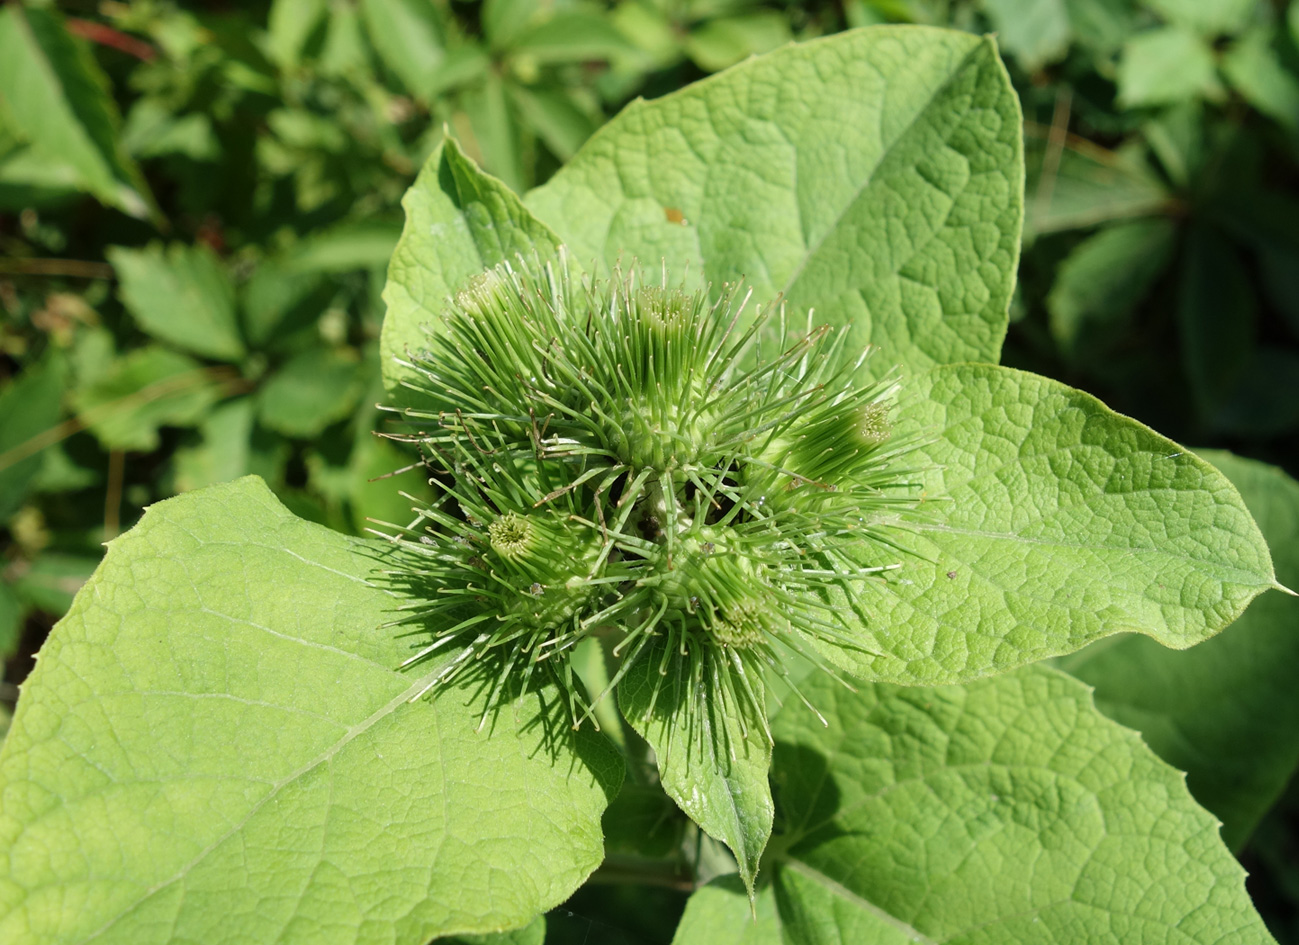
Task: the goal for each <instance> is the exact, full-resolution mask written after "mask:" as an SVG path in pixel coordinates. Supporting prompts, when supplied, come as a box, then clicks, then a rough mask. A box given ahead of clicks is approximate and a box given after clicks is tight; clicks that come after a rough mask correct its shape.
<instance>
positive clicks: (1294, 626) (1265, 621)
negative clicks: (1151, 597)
mask: <svg viewBox="0 0 1299 945" xmlns="http://www.w3.org/2000/svg"><path fill="white" fill-rule="evenodd" d="M1200 455H1201V456H1203V457H1204V458H1205V459H1207V460H1209V461H1210V462H1212V463H1213V464H1214V465H1215V466H1217V467H1218V468H1219V469H1220V470H1222V472H1223V473H1225V474H1226V475H1227V476H1229V477H1230V478H1231V481H1232V483H1233V484H1234V485H1235V486H1236V487H1237V488H1238V489H1239V490H1240V492H1241V495H1242V496H1243V497H1244V500H1245V504H1246V506H1247V507H1248V508H1249V510H1250V512H1251V513H1252V514H1253V516H1254V519H1255V521H1257V522H1258V524H1259V527H1260V528H1261V529H1262V531H1263V535H1264V537H1265V538H1267V540H1268V544H1270V545H1271V547H1272V554H1273V558H1274V560H1275V561H1276V571H1277V577H1278V578H1279V579H1280V580H1281V581H1282V582H1283V583H1285V584H1287V585H1288V586H1290V587H1299V482H1296V481H1295V480H1294V479H1291V478H1290V477H1289V476H1287V475H1286V474H1285V473H1283V472H1282V471H1281V470H1280V469H1277V468H1276V467H1275V466H1268V465H1266V464H1264V463H1259V462H1255V461H1253V460H1248V459H1241V458H1239V457H1237V456H1233V455H1232V454H1230V453H1224V452H1218V451H1205V452H1202V453H1201V454H1200ZM1060 665H1061V667H1062V668H1064V669H1067V670H1068V671H1069V672H1071V673H1073V674H1074V675H1075V676H1077V677H1078V678H1080V679H1082V680H1084V681H1085V682H1088V683H1091V684H1092V685H1093V686H1095V687H1096V701H1097V705H1098V706H1099V707H1100V709H1101V711H1102V712H1104V713H1105V714H1106V715H1108V716H1110V717H1111V718H1113V719H1114V720H1115V721H1118V722H1121V723H1123V724H1124V725H1127V726H1130V727H1132V728H1135V729H1137V730H1138V731H1140V732H1141V734H1142V737H1144V738H1145V740H1146V743H1147V744H1148V745H1150V747H1151V748H1153V749H1154V750H1155V752H1156V753H1157V754H1158V755H1159V756H1160V757H1161V758H1163V759H1164V760H1165V761H1167V762H1168V763H1169V764H1171V765H1173V766H1175V767H1177V768H1181V769H1182V770H1183V771H1186V772H1187V784H1188V786H1189V787H1190V789H1191V793H1192V794H1194V795H1195V797H1196V800H1198V801H1199V802H1200V803H1201V804H1203V805H1204V806H1205V807H1207V808H1208V809H1209V810H1210V811H1212V812H1213V813H1214V814H1216V815H1217V816H1218V817H1219V818H1220V819H1221V820H1222V822H1223V829H1222V833H1223V839H1224V840H1225V841H1226V842H1227V845H1228V846H1230V847H1231V848H1232V849H1239V848H1240V847H1242V846H1243V845H1244V843H1245V841H1246V840H1247V839H1248V838H1249V835H1250V833H1251V832H1252V831H1253V829H1254V827H1255V826H1256V825H1257V824H1258V822H1259V820H1260V819H1261V818H1262V817H1263V814H1265V813H1266V812H1267V810H1268V808H1270V807H1271V806H1272V804H1273V802H1275V801H1276V799H1277V798H1278V797H1279V796H1280V795H1281V792H1282V790H1283V789H1284V788H1285V785H1286V783H1287V782H1288V781H1289V780H1290V778H1291V776H1292V775H1293V774H1294V772H1295V769H1296V759H1299V690H1297V689H1296V688H1295V685H1294V667H1295V666H1296V665H1299V600H1295V599H1294V598H1293V597H1289V596H1286V595H1283V594H1265V595H1264V596H1263V597H1261V598H1259V599H1258V600H1256V601H1255V602H1254V603H1253V604H1251V605H1250V608H1249V609H1248V610H1246V611H1245V613H1244V614H1243V615H1242V616H1241V618H1240V619H1239V620H1237V621H1236V622H1235V623H1234V624H1232V625H1231V626H1230V627H1228V628H1227V629H1226V630H1224V631H1223V632H1222V633H1221V634H1220V635H1219V636H1217V637H1215V638H1214V639H1212V640H1209V641H1207V642H1206V643H1203V644H1201V645H1200V646H1197V647H1193V648H1192V649H1189V650H1187V651H1186V652H1183V653H1177V652H1173V651H1170V650H1166V649H1164V648H1163V647H1160V646H1157V645H1155V644H1153V643H1152V642H1151V641H1149V640H1146V639H1143V638H1141V637H1120V638H1116V639H1113V640H1105V641H1102V642H1100V643H1097V644H1094V645H1092V646H1090V647H1088V648H1087V649H1085V650H1083V651H1082V652H1080V653H1076V654H1074V655H1073V656H1071V657H1067V658H1065V659H1064V660H1062V661H1061V664H1060Z"/></svg>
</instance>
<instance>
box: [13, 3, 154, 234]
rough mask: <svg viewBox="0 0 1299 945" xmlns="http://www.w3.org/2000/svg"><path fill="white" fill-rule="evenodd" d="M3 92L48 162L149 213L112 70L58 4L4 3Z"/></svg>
mask: <svg viewBox="0 0 1299 945" xmlns="http://www.w3.org/2000/svg"><path fill="white" fill-rule="evenodd" d="M0 99H3V103H4V106H5V107H6V108H7V110H8V112H9V115H10V117H11V119H12V120H13V121H14V122H15V125H16V129H17V131H18V132H19V133H20V134H21V135H22V136H23V137H24V138H26V139H27V140H29V141H30V142H32V144H33V145H34V146H35V148H36V150H38V151H39V152H40V153H41V156H42V159H43V160H44V161H45V162H46V163H48V164H53V165H65V166H67V167H69V168H71V169H72V171H73V174H74V176H75V180H76V181H77V184H78V186H80V187H81V188H82V189H84V190H86V191H88V192H89V193H91V194H93V195H94V196H95V197H96V198H98V199H99V200H101V201H103V202H104V203H106V204H108V205H109V206H113V207H117V208H119V209H121V210H123V211H125V212H126V213H129V214H131V215H133V216H137V217H144V216H147V215H148V213H149V210H150V206H151V202H152V197H151V196H150V195H149V192H148V189H147V186H146V185H145V183H144V179H143V177H141V175H140V171H139V168H137V167H136V166H135V164H134V162H132V161H131V159H130V158H128V157H127V156H126V154H125V152H124V151H123V150H122V147H121V144H120V143H119V142H118V140H117V132H118V126H119V125H120V123H121V119H120V116H119V115H118V113H117V106H116V105H115V104H114V102H113V98H112V96H111V95H110V94H109V85H108V78H107V77H106V76H105V75H104V73H103V72H102V71H101V70H100V68H99V66H98V64H97V63H96V62H95V60H94V57H93V56H92V55H91V54H90V51H89V50H88V49H87V48H86V46H85V44H84V43H83V42H81V41H80V40H77V39H74V38H73V37H72V36H69V35H68V32H67V31H66V30H65V29H64V28H63V23H62V21H61V20H60V18H59V16H58V14H57V13H55V12H54V11H53V10H51V9H45V8H39V7H33V6H27V5H21V4H6V5H5V8H4V9H3V10H0Z"/></svg>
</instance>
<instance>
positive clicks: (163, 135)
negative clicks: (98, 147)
mask: <svg viewBox="0 0 1299 945" xmlns="http://www.w3.org/2000/svg"><path fill="white" fill-rule="evenodd" d="M122 147H124V148H125V149H126V150H127V153H129V154H131V155H132V156H134V157H140V158H151V157H159V156H163V155H169V154H180V155H183V156H185V157H187V158H189V159H190V160H193V161H215V160H216V159H217V158H219V157H220V156H221V145H220V144H219V143H218V142H217V138H216V133H215V132H214V131H213V130H212V120H211V119H210V118H209V117H208V116H207V115H202V114H198V113H196V112H190V113H188V114H186V115H182V116H179V117H178V116H176V115H175V114H173V113H172V111H171V110H170V109H169V108H167V106H165V105H164V104H163V103H162V102H160V101H158V100H157V99H152V98H142V99H140V101H139V102H137V103H136V104H135V107H134V108H132V109H131V114H130V116H129V117H128V118H127V119H126V127H125V128H124V129H122Z"/></svg>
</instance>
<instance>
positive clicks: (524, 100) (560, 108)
mask: <svg viewBox="0 0 1299 945" xmlns="http://www.w3.org/2000/svg"><path fill="white" fill-rule="evenodd" d="M510 95H511V97H512V98H513V99H514V101H515V102H516V103H517V105H518V112H519V115H520V116H522V117H523V119H524V120H525V121H527V122H528V124H529V125H530V126H531V127H532V129H533V130H534V131H536V132H537V134H538V135H539V136H540V137H541V140H543V141H544V142H545V143H546V147H548V148H550V150H551V151H553V152H554V153H555V155H556V156H557V157H559V158H561V159H563V160H567V159H568V158H571V157H572V156H573V155H574V154H575V153H576V152H577V149H578V148H580V147H581V146H582V145H583V143H585V141H586V139H587V138H589V137H591V135H592V133H594V131H595V129H596V127H597V125H598V124H599V123H598V122H597V121H596V120H595V119H594V118H592V116H591V115H589V114H587V112H586V111H585V110H583V109H582V108H579V107H578V105H577V103H576V102H575V101H574V97H573V96H571V95H569V94H567V93H566V92H565V91H564V90H562V89H545V88H541V89H525V88H523V87H522V86H519V85H514V86H511V87H510Z"/></svg>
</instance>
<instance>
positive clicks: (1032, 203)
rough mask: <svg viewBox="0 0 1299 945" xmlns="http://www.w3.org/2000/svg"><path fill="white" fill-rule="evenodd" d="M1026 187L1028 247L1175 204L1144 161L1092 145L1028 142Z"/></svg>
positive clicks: (1025, 228) (1025, 237) (1034, 140)
mask: <svg viewBox="0 0 1299 945" xmlns="http://www.w3.org/2000/svg"><path fill="white" fill-rule="evenodd" d="M1027 189H1028V198H1027V216H1026V219H1025V224H1024V240H1025V242H1026V243H1028V242H1031V241H1032V240H1033V239H1035V238H1037V237H1038V236H1041V235H1042V234H1045V233H1055V232H1059V231H1061V230H1073V229H1081V228H1083V227H1091V226H1096V225H1097V224H1100V223H1106V222H1109V221H1111V220H1123V219H1128V218H1131V217H1141V216H1147V215H1149V214H1152V213H1158V212H1160V211H1161V210H1164V209H1165V208H1167V207H1168V206H1169V205H1170V204H1171V203H1172V202H1173V199H1172V195H1171V194H1169V192H1168V189H1167V187H1166V186H1165V185H1164V184H1163V182H1162V181H1160V180H1159V178H1158V177H1156V176H1155V175H1154V174H1153V173H1151V171H1150V169H1149V168H1148V167H1147V166H1146V162H1145V161H1144V159H1143V158H1139V157H1136V156H1134V155H1131V154H1127V153H1115V152H1111V151H1105V150H1104V149H1102V148H1098V147H1094V146H1092V147H1088V148H1086V149H1085V150H1080V149H1079V148H1075V147H1073V146H1071V145H1066V146H1064V147H1063V148H1061V149H1060V150H1058V151H1054V152H1053V151H1052V149H1051V147H1050V145H1049V144H1048V143H1047V142H1044V141H1041V140H1039V139H1030V141H1029V149H1028V188H1027Z"/></svg>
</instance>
